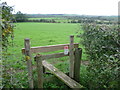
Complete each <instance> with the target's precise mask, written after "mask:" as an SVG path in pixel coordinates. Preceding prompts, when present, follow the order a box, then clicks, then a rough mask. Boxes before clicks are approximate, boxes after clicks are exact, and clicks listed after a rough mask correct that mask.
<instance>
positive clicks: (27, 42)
mask: <svg viewBox="0 0 120 90" xmlns="http://www.w3.org/2000/svg"><path fill="white" fill-rule="evenodd" d="M24 44H25V45H24V46H25V57H26V61H27V68H28V81H29V87H30V88H33V87H34V86H33V76H32V59H31V53H30V39H25V40H24Z"/></svg>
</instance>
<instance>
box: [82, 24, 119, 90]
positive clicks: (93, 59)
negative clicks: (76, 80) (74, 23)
mask: <svg viewBox="0 0 120 90" xmlns="http://www.w3.org/2000/svg"><path fill="white" fill-rule="evenodd" d="M83 30H84V33H83V34H82V35H81V38H83V42H82V44H83V45H84V46H85V49H86V53H87V55H88V59H89V61H90V64H89V66H88V67H87V71H88V72H89V73H88V75H87V77H88V81H87V84H88V86H87V87H89V88H90V89H92V88H116V89H119V86H120V81H119V78H120V75H119V70H120V67H119V65H120V29H119V27H118V26H115V25H112V26H107V25H95V24H85V25H83Z"/></svg>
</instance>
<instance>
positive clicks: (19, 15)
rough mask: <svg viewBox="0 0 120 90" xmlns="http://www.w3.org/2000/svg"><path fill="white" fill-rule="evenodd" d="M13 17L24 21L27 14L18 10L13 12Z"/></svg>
mask: <svg viewBox="0 0 120 90" xmlns="http://www.w3.org/2000/svg"><path fill="white" fill-rule="evenodd" d="M15 19H16V21H17V22H25V21H27V16H26V15H25V14H23V13H22V12H21V11H18V12H17V13H16V14H15Z"/></svg>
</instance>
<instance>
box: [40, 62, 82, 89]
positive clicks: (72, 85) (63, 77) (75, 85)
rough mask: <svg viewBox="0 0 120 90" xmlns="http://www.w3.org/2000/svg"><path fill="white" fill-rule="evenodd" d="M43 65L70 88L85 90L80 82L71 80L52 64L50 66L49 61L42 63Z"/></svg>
mask: <svg viewBox="0 0 120 90" xmlns="http://www.w3.org/2000/svg"><path fill="white" fill-rule="evenodd" d="M42 64H43V66H44V67H45V68H46V69H48V70H49V71H50V72H51V73H52V74H54V75H55V76H56V77H57V78H59V79H60V80H61V81H63V82H64V83H65V84H66V85H68V86H69V87H70V88H83V86H82V85H80V84H79V83H78V82H76V81H75V80H73V79H71V78H70V77H69V76H67V75H66V74H64V73H63V72H61V71H60V70H58V69H57V68H55V67H54V66H53V65H52V64H49V63H48V62H47V61H45V60H44V61H42Z"/></svg>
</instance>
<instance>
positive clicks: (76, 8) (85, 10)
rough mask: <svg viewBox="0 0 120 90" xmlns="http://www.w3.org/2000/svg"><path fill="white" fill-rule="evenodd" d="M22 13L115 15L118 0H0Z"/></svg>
mask: <svg viewBox="0 0 120 90" xmlns="http://www.w3.org/2000/svg"><path fill="white" fill-rule="evenodd" d="M2 1H7V2H8V4H9V5H15V11H16V12H17V11H21V12H23V13H45V14H47V13H52V14H53V13H57V14H58V13H66V14H89V15H117V14H118V1H119V0H99V1H98V0H2Z"/></svg>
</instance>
